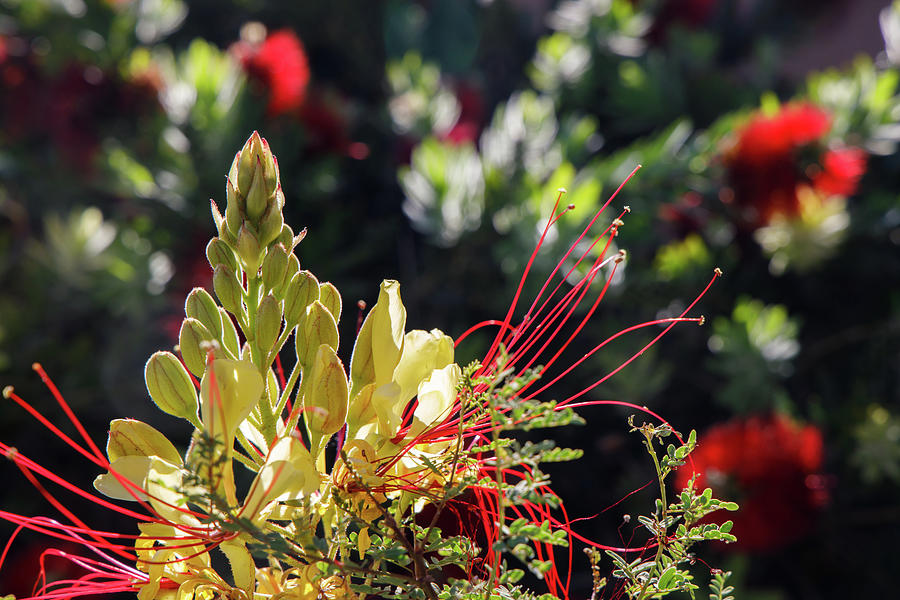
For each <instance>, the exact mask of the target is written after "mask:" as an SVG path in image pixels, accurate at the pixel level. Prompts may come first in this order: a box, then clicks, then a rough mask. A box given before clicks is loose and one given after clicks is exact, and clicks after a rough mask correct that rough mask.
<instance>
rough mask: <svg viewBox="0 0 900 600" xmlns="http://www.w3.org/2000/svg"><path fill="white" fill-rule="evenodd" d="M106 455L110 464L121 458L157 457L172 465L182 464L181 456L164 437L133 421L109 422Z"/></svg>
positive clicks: (115, 420) (154, 430) (153, 429)
mask: <svg viewBox="0 0 900 600" xmlns="http://www.w3.org/2000/svg"><path fill="white" fill-rule="evenodd" d="M106 455H107V456H108V457H109V460H110V462H112V461H114V460H116V459H117V458H121V457H123V456H158V457H159V458H161V459H163V460H165V461H166V462H170V463H172V464H173V465H180V464H181V463H182V460H181V454H179V453H178V450H176V449H175V446H173V445H172V442H170V441H169V440H168V438H166V436H164V435H163V434H162V433H160V432H159V431H157V430H156V429H155V428H153V427H151V426H150V425H148V424H147V423H144V422H143V421H137V420H135V419H114V420H113V421H111V422H110V424H109V440H108V441H107V443H106Z"/></svg>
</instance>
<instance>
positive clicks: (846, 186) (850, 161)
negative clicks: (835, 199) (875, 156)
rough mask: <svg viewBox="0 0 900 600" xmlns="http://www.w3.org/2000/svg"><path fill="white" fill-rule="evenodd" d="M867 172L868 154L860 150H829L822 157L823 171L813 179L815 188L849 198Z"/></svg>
mask: <svg viewBox="0 0 900 600" xmlns="http://www.w3.org/2000/svg"><path fill="white" fill-rule="evenodd" d="M865 172H866V153H865V152H863V151H862V150H860V149H859V148H840V149H838V150H829V151H828V152H826V153H825V155H824V156H823V157H822V171H820V172H819V173H816V174H815V175H814V176H813V178H812V183H813V187H815V188H816V189H818V190H821V191H822V192H825V193H826V194H831V195H841V196H849V195H850V194H852V193H853V192H855V191H856V186H857V184H858V183H859V180H860V178H861V177H862V176H863V174H864V173H865Z"/></svg>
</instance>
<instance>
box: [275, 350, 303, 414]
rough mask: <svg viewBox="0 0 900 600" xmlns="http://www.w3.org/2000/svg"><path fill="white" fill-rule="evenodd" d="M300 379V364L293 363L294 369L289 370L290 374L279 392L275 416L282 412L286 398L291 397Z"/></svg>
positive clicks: (285, 404)
mask: <svg viewBox="0 0 900 600" xmlns="http://www.w3.org/2000/svg"><path fill="white" fill-rule="evenodd" d="M298 379H300V362H299V361H298V362H296V363H294V368H293V369H292V370H291V374H290V375H289V376H288V380H287V382H286V383H285V385H284V389H283V390H281V397H280V398H278V404H277V405H276V406H275V414H276V415H280V414H281V413H282V412H283V411H284V407H285V406H287V401H288V398H290V397H291V393H292V392H293V391H294V386H295V385H297V380H298Z"/></svg>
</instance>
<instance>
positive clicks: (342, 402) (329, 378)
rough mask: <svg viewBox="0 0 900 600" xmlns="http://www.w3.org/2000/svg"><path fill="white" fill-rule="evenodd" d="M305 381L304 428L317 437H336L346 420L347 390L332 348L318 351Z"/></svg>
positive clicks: (339, 362) (328, 346) (338, 360)
mask: <svg viewBox="0 0 900 600" xmlns="http://www.w3.org/2000/svg"><path fill="white" fill-rule="evenodd" d="M309 377H310V379H309V387H308V388H306V393H305V394H304V395H303V408H304V409H305V411H304V418H305V419H306V424H307V425H308V426H309V429H310V431H313V432H316V433H318V434H320V435H332V434H334V433H337V432H338V430H340V428H341V427H343V426H344V421H345V419H346V418H347V407H348V402H349V399H350V387H349V385H348V383H347V375H346V373H345V372H344V365H342V364H341V359H340V358H338V356H337V354H336V353H335V351H334V348H333V347H331V346H330V345H328V344H321V345H320V346H319V347H318V349H317V350H316V353H315V356H314V359H313V364H312V369H311V371H310V375H309Z"/></svg>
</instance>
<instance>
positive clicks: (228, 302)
mask: <svg viewBox="0 0 900 600" xmlns="http://www.w3.org/2000/svg"><path fill="white" fill-rule="evenodd" d="M213 289H214V290H215V292H216V296H217V297H218V298H219V302H221V303H222V306H223V307H225V310H227V311H228V312H230V313H231V314H233V315H238V314H240V312H241V299H242V297H243V290H242V288H241V284H240V283H238V280H237V277H236V276H235V273H234V271H232V270H231V269H229V268H228V267H226V266H225V265H218V266H217V267H216V270H215V271H213Z"/></svg>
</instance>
